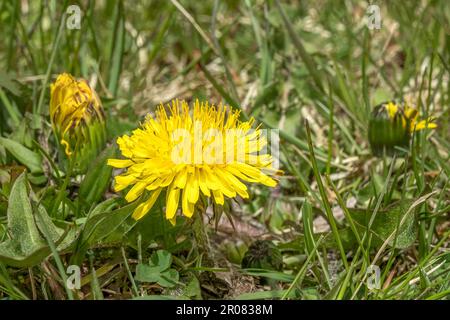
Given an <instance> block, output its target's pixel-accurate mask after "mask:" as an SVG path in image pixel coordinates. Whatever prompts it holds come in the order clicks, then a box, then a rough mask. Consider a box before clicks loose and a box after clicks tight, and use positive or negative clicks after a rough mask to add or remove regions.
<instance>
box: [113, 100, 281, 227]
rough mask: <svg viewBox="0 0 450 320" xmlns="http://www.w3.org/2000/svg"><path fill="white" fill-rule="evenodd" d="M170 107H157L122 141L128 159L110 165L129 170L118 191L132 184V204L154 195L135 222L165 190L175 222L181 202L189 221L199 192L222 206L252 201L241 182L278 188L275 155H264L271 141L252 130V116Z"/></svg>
mask: <svg viewBox="0 0 450 320" xmlns="http://www.w3.org/2000/svg"><path fill="white" fill-rule="evenodd" d="M167 109H168V112H166V108H165V107H164V106H163V105H161V106H159V107H158V108H157V110H156V113H155V116H151V115H148V116H147V118H146V120H145V122H144V123H143V124H142V125H141V128H139V129H136V130H134V131H133V133H132V134H131V136H127V135H124V136H122V137H120V138H118V139H117V143H118V145H119V147H120V150H121V152H122V155H123V156H124V157H125V159H110V160H109V161H108V164H109V165H111V166H113V167H116V168H126V169H127V170H126V172H124V173H122V174H121V175H118V176H116V178H115V190H116V191H120V190H123V189H125V188H127V187H128V186H131V185H132V188H131V189H130V190H129V191H128V193H127V194H126V197H125V199H126V200H127V201H128V202H132V201H135V200H136V199H138V198H139V197H140V196H142V195H143V194H146V195H148V194H147V193H148V192H149V193H150V195H149V197H148V198H146V200H145V201H144V202H142V203H141V204H140V205H139V206H138V207H137V208H136V209H135V211H134V213H133V218H134V219H136V220H137V219H140V218H142V217H143V216H144V215H145V214H146V213H147V212H148V211H149V210H150V209H151V208H152V206H153V205H154V203H155V202H156V200H157V198H158V197H159V195H160V193H161V191H163V190H165V189H166V190H167V192H166V218H167V219H169V220H170V221H171V222H172V224H175V219H176V212H177V209H178V204H179V201H180V199H181V207H182V212H183V214H184V215H185V216H186V217H191V216H192V215H193V213H194V207H195V204H196V203H197V201H198V200H199V197H200V196H201V194H203V195H204V196H206V197H213V198H214V201H215V202H216V203H217V204H219V205H223V204H224V197H228V198H234V197H236V196H237V195H239V196H241V197H242V198H248V196H249V195H248V193H247V186H246V185H245V184H244V183H243V182H242V181H245V182H256V183H262V184H264V185H266V186H269V187H274V186H275V185H276V184H277V182H276V181H275V180H274V179H272V178H271V177H270V176H273V175H274V174H275V173H276V172H277V170H276V169H275V168H274V167H273V159H272V156H271V155H269V154H267V153H265V152H264V149H265V147H266V146H267V139H266V138H265V137H263V130H262V129H260V128H259V127H258V128H256V129H252V126H253V124H254V119H253V118H252V119H251V120H249V121H245V122H241V121H239V120H238V118H239V111H234V110H232V109H231V108H230V107H228V106H219V107H217V108H216V107H214V106H210V105H208V103H207V102H202V103H200V102H199V101H198V100H197V101H196V102H195V104H194V106H193V108H192V110H190V108H189V106H188V104H187V103H186V102H185V101H182V102H179V101H178V100H176V101H173V102H172V105H171V106H170V105H168V106H167ZM146 190H147V191H146Z"/></svg>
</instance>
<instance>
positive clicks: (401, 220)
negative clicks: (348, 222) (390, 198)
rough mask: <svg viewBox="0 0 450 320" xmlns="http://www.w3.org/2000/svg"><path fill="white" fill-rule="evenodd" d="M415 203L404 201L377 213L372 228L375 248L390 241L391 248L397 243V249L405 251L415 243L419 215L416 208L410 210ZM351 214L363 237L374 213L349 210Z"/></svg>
mask: <svg viewBox="0 0 450 320" xmlns="http://www.w3.org/2000/svg"><path fill="white" fill-rule="evenodd" d="M413 202H414V201H413V200H403V201H400V202H398V203H395V204H393V205H392V206H389V207H388V208H386V209H385V210H381V211H380V212H378V213H377V215H376V217H375V219H374V221H373V223H372V226H371V227H370V232H371V233H372V235H373V240H374V246H376V247H378V246H380V245H382V244H383V242H385V241H386V240H388V244H389V246H391V247H392V246H394V242H395V247H396V248H399V249H405V248H407V247H409V246H411V245H412V244H413V243H414V241H415V240H416V235H417V215H416V210H415V209H414V208H413V209H412V210H409V209H410V207H411V206H412V204H413ZM349 212H350V215H351V216H352V218H353V219H354V222H355V224H356V227H357V229H358V230H359V231H360V233H361V235H362V234H363V233H364V231H365V230H366V228H367V226H368V224H369V221H370V219H371V216H372V212H368V211H367V210H358V209H349ZM397 229H398V230H397ZM395 235H397V238H396V239H395Z"/></svg>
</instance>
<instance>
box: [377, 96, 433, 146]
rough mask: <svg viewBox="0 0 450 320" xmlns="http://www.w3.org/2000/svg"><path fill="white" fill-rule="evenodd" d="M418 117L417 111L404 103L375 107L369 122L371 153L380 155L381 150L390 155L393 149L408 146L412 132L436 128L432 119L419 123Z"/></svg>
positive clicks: (384, 104) (383, 104)
mask: <svg viewBox="0 0 450 320" xmlns="http://www.w3.org/2000/svg"><path fill="white" fill-rule="evenodd" d="M418 117H419V112H418V110H417V109H415V108H413V107H411V106H409V105H408V104H406V103H401V104H399V103H395V102H386V103H382V104H379V105H378V106H376V107H375V108H374V110H373V112H372V114H371V117H370V121H369V142H370V145H371V147H372V150H373V152H374V153H375V154H376V155H381V154H382V153H383V150H386V151H387V152H388V153H392V152H393V151H394V150H395V147H406V146H408V144H409V141H410V139H411V134H412V133H413V132H415V131H419V130H423V129H434V128H436V127H437V125H436V123H434V122H433V121H434V118H433V117H429V118H428V119H426V120H420V121H419V120H418Z"/></svg>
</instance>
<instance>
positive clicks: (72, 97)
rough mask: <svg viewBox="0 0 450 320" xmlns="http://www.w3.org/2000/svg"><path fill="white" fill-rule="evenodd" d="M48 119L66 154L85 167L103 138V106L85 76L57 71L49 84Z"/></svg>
mask: <svg viewBox="0 0 450 320" xmlns="http://www.w3.org/2000/svg"><path fill="white" fill-rule="evenodd" d="M50 90H51V92H50V93H51V94H50V120H51V123H52V126H53V128H54V130H55V133H56V135H57V137H58V141H59V142H60V143H61V145H62V146H63V147H64V151H65V154H66V155H67V156H68V157H72V155H73V153H74V152H75V153H76V155H75V157H76V158H77V161H76V162H77V165H78V166H81V167H85V166H86V165H87V164H88V162H89V160H92V157H94V156H95V155H97V154H98V152H99V151H100V150H101V148H103V146H104V144H105V141H106V131H105V121H104V113H103V108H102V105H101V102H100V99H99V98H98V96H97V94H96V92H95V91H94V90H93V89H91V88H90V87H89V85H88V83H87V82H86V81H85V80H84V79H80V80H76V79H74V78H73V77H72V76H71V75H70V74H67V73H63V74H60V75H59V76H58V77H57V79H56V81H55V82H54V83H53V84H51V86H50Z"/></svg>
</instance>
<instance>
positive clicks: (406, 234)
mask: <svg viewBox="0 0 450 320" xmlns="http://www.w3.org/2000/svg"><path fill="white" fill-rule="evenodd" d="M413 203H414V200H403V201H399V202H397V203H395V204H393V205H391V206H389V207H388V208H386V209H384V210H380V211H379V212H378V213H377V214H376V216H375V219H374V221H373V223H372V225H371V227H370V234H371V235H372V241H371V247H373V248H378V247H380V246H381V245H382V244H383V243H384V242H385V241H386V240H388V242H387V244H388V245H389V246H391V247H393V246H394V242H395V248H398V249H405V248H408V247H409V246H411V245H412V244H413V243H414V241H415V240H416V236H417V212H416V211H417V210H416V208H412V205H413ZM348 210H349V212H350V215H351V216H352V218H353V220H354V223H355V226H356V229H357V231H358V233H359V235H360V237H361V238H362V237H363V235H364V233H365V231H366V230H367V226H368V224H369V221H370V219H371V216H372V212H371V211H368V210H362V209H350V208H349V209H348ZM397 229H398V230H397ZM321 235H322V236H323V235H325V238H324V241H323V245H324V246H325V247H326V248H336V242H335V240H334V238H333V237H332V236H331V234H330V233H325V234H324V233H321V234H319V233H316V234H314V239H315V240H317V239H318V238H319V237H320V236H321ZM339 237H340V239H341V242H342V244H343V246H344V248H345V249H346V250H350V249H352V248H355V247H357V246H358V242H357V240H356V238H355V236H354V233H353V231H352V230H351V229H350V228H349V227H347V228H343V229H340V230H339ZM304 247H305V238H304V236H300V237H298V238H297V239H296V240H294V241H291V242H289V243H284V244H280V245H279V248H280V249H284V250H304V249H303V248H304Z"/></svg>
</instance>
